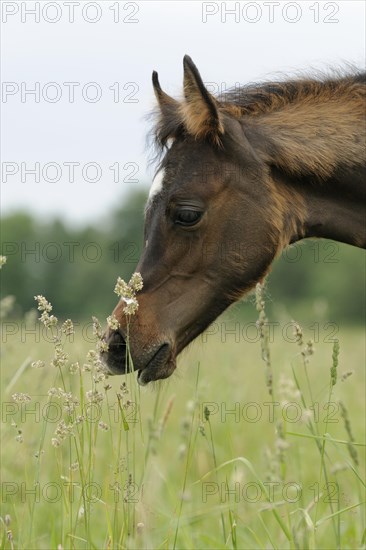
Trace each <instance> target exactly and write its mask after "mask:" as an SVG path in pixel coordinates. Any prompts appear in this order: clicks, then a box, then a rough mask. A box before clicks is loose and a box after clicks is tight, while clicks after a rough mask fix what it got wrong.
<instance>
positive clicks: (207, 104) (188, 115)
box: [181, 55, 224, 143]
mask: <svg viewBox="0 0 366 550" xmlns="http://www.w3.org/2000/svg"><path fill="white" fill-rule="evenodd" d="M183 66H184V98H185V102H184V103H183V104H182V105H181V112H182V117H183V121H184V125H185V127H186V128H187V130H188V132H189V133H190V134H191V135H193V136H194V137H196V138H205V137H209V138H211V139H213V140H214V141H215V142H216V143H220V134H223V133H224V127H223V123H222V120H221V116H220V112H219V110H218V105H217V102H216V99H215V98H214V97H213V96H212V95H211V94H210V93H209V92H208V90H207V89H206V87H205V85H204V83H203V81H202V78H201V75H200V73H199V72H198V69H197V67H196V65H195V64H194V63H193V61H192V59H191V58H190V57H189V55H185V56H184V59H183Z"/></svg>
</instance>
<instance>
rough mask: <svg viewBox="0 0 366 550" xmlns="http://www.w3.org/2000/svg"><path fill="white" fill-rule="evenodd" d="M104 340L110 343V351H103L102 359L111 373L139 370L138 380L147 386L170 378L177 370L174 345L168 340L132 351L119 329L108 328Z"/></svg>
mask: <svg viewBox="0 0 366 550" xmlns="http://www.w3.org/2000/svg"><path fill="white" fill-rule="evenodd" d="M104 341H105V342H106V343H107V344H108V351H105V352H102V353H101V359H102V361H103V363H104V364H105V366H106V368H107V370H108V371H109V374H111V375H115V374H127V373H128V372H132V371H134V370H137V371H138V374H137V381H138V383H139V384H140V385H141V386H145V385H146V384H148V383H149V382H152V381H155V380H159V379H162V378H168V376H170V375H171V374H172V372H173V371H174V370H175V367H176V361H175V357H174V356H173V353H172V345H171V344H170V343H168V342H163V343H156V344H153V345H149V346H148V349H147V350H145V351H144V352H142V353H131V350H129V349H128V347H127V344H126V340H125V338H124V337H123V335H122V334H121V332H120V331H118V330H117V331H115V330H108V331H107V332H106V334H105V335H104Z"/></svg>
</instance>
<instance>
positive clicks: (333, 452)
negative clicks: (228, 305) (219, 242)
mask: <svg viewBox="0 0 366 550" xmlns="http://www.w3.org/2000/svg"><path fill="white" fill-rule="evenodd" d="M252 302H253V300H250V301H249V302H246V303H245V304H240V305H239V306H237V307H236V308H234V309H230V310H229V311H228V312H227V313H226V314H225V315H224V316H222V317H220V318H219V319H218V320H217V322H216V323H215V324H214V325H213V326H212V327H210V329H209V330H208V331H207V332H206V333H205V334H204V335H201V336H200V337H199V338H198V339H197V340H196V342H194V343H193V344H192V345H191V346H190V347H189V349H188V350H187V351H185V352H184V353H183V354H182V355H181V357H180V360H179V363H178V368H177V371H176V372H175V373H174V375H173V376H172V377H171V378H170V379H169V380H167V381H162V382H159V383H155V384H153V385H151V386H150V385H149V386H147V387H144V388H140V387H139V386H138V385H137V383H136V375H135V374H134V373H131V374H128V375H127V376H114V377H108V378H106V377H105V375H104V374H103V372H102V371H100V369H99V368H98V361H97V355H96V354H95V351H93V350H95V344H96V337H95V336H94V335H93V328H92V326H91V321H86V322H84V323H79V324H78V325H75V327H74V331H73V330H72V328H71V327H70V326H68V327H67V326H65V325H64V326H63V329H64V331H63V332H62V331H61V330H57V327H55V326H54V327H53V328H51V329H48V330H47V329H46V328H45V327H44V326H43V325H42V324H41V323H40V322H39V321H37V320H36V317H35V315H31V314H29V315H28V316H27V317H26V318H24V319H22V321H19V322H18V321H14V319H12V320H10V321H6V320H5V321H4V322H3V333H2V342H3V345H2V358H1V359H2V364H1V401H2V423H1V427H2V433H1V448H2V463H1V478H2V479H1V512H0V516H1V525H0V541H1V548H6V549H13V548H14V549H49V548H54V549H66V548H70V549H74V548H75V549H89V548H96V549H112V548H113V549H122V548H131V549H132V548H139V549H140V548H182V549H183V548H186V549H191V548H200V549H201V548H212V549H219V548H234V549H236V548H237V549H244V548H248V549H254V548H258V549H259V548H260V549H262V548H277V549H285V548H291V549H295V548H314V549H315V548H317V549H318V548H324V549H325V548H326V549H329V548H364V547H365V543H366V534H365V533H366V531H365V500H366V495H365V368H364V365H365V339H364V331H363V329H362V328H360V327H359V326H358V325H357V326H355V327H352V325H351V326H348V325H339V326H337V333H336V334H335V331H334V330H333V329H334V327H332V326H331V327H329V326H326V325H324V323H320V324H318V326H315V325H314V323H313V324H311V325H306V326H305V325H304V327H303V328H300V326H299V325H296V324H294V323H292V322H291V318H288V317H286V314H285V313H283V315H279V316H278V318H276V319H269V320H268V319H267V318H266V314H265V312H264V310H263V302H262V301H261V297H260V296H259V300H257V305H258V304H259V306H258V308H257V309H256V306H255V304H254V303H252ZM242 309H244V310H245V312H246V313H245V315H246V316H245V317H244V316H241V315H240V311H241V310H242ZM258 309H259V310H261V311H258ZM37 313H39V312H37ZM52 313H53V314H54V315H56V316H57V313H58V312H57V307H56V305H55V304H54V310H53V311H52ZM258 316H259V324H256V321H257V318H258ZM58 327H59V328H60V327H61V322H60V323H59V324H58ZM55 335H56V340H55ZM90 350H92V351H90ZM37 361H38V363H35V362H37ZM42 361H43V362H44V363H40V362H42ZM32 365H33V366H32Z"/></svg>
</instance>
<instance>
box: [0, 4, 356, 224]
mask: <svg viewBox="0 0 366 550" xmlns="http://www.w3.org/2000/svg"><path fill="white" fill-rule="evenodd" d="M1 10H2V14H1V15H2V38H1V65H2V81H3V82H2V102H1V110H2V113H1V114H2V128H1V133H2V136H1V137H2V141H1V143H2V145H1V157H2V158H1V162H2V164H1V167H2V184H1V199H2V213H3V214H4V213H8V212H9V211H13V210H15V209H19V208H25V209H29V210H32V211H33V212H37V213H38V214H39V216H40V217H42V218H49V217H50V216H53V215H56V214H57V215H59V216H61V217H63V218H64V219H65V220H67V221H68V222H70V223H73V224H83V223H86V222H93V221H96V220H97V219H98V218H101V217H103V216H105V215H106V213H107V212H108V211H109V209H110V208H112V207H115V206H116V205H117V204H118V203H122V202H123V200H124V199H123V197H124V196H125V193H126V191H128V190H130V189H133V188H135V187H138V186H140V187H143V186H145V187H146V186H148V185H149V183H150V181H151V177H152V171H151V170H148V168H147V152H146V151H145V137H146V133H147V131H148V129H149V123H148V122H147V120H146V114H147V113H148V112H149V111H150V109H151V108H152V107H153V106H154V95H153V90H152V86H151V72H152V70H153V69H156V70H157V71H158V72H159V78H160V82H161V84H162V86H163V88H164V89H165V90H166V91H167V92H168V93H170V94H172V95H176V96H179V95H180V94H181V90H182V58H183V55H184V54H185V53H188V54H189V55H190V56H191V57H192V58H193V60H194V62H195V63H196V65H197V66H198V68H199V70H200V72H201V75H202V77H203V80H204V81H205V82H206V83H211V84H210V86H211V87H212V89H214V88H215V89H217V90H220V89H221V90H224V89H225V88H228V87H231V86H233V85H235V83H237V82H240V83H247V82H249V81H258V80H260V79H264V78H268V77H271V76H272V77H273V76H276V77H278V73H281V72H285V73H286V74H290V75H291V74H294V73H296V71H299V70H305V71H306V70H309V69H311V68H315V69H322V68H323V69H324V68H329V67H332V66H336V67H339V66H342V65H344V64H345V63H347V62H350V63H352V64H354V65H356V66H359V67H363V66H364V63H365V59H364V56H365V26H364V25H365V3H364V2H363V1H361V0H360V1H341V2H340V1H337V2H329V1H328V2H316V1H314V2H312V1H306V2H304V1H302V2H279V1H274V2H272V1H267V2H266V1H265V2H259V1H257V2H226V3H223V2H197V1H194V2H184V1H175V2H169V1H163V2H154V1H151V0H150V1H145V2H116V1H113V2H108V1H103V2H83V1H82V0H79V2H63V1H61V2H5V1H3V2H1ZM32 90H33V93H30V92H31V91H32ZM32 171H33V172H32ZM36 180H39V181H36Z"/></svg>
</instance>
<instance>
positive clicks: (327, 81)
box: [218, 68, 366, 116]
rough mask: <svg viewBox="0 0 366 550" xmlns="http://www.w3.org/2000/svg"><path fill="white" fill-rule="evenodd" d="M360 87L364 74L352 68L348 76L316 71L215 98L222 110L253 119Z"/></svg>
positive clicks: (238, 89)
mask: <svg viewBox="0 0 366 550" xmlns="http://www.w3.org/2000/svg"><path fill="white" fill-rule="evenodd" d="M360 84H361V85H362V84H366V72H361V71H359V70H357V69H355V68H353V69H348V72H347V74H346V73H344V72H341V71H333V74H332V75H329V74H324V73H319V72H318V73H315V74H314V75H313V76H312V77H308V78H305V77H303V76H300V77H299V78H296V79H295V78H292V79H290V80H278V81H268V82H263V83H251V84H245V85H243V86H239V87H237V88H231V89H230V90H228V91H227V92H224V93H223V94H221V96H220V97H219V98H218V99H219V103H220V106H221V107H222V108H223V109H227V108H228V109H229V110H230V107H231V106H234V107H235V108H239V109H240V114H241V116H245V115H254V116H255V115H259V114H262V113H269V112H272V111H275V110H277V109H281V107H284V106H285V105H288V104H290V103H295V102H298V101H305V100H307V99H309V98H312V99H315V100H316V99H318V100H320V101H322V100H328V99H332V98H334V97H336V96H340V95H343V94H344V93H345V92H347V91H351V90H354V89H355V88H358V87H359V85H360ZM234 112H237V110H236V109H235V111H234Z"/></svg>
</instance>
